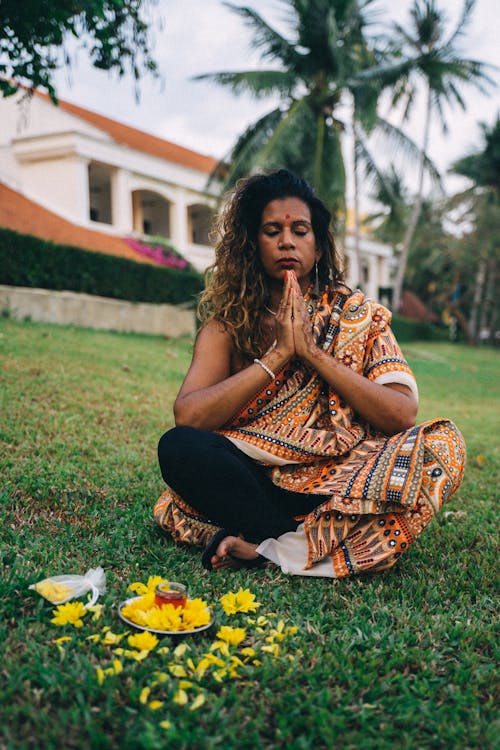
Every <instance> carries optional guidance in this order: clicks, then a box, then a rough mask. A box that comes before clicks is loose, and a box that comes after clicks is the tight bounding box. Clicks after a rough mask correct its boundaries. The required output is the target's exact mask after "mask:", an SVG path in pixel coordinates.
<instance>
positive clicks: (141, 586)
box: [127, 576, 168, 596]
mask: <svg viewBox="0 0 500 750" xmlns="http://www.w3.org/2000/svg"><path fill="white" fill-rule="evenodd" d="M163 581H165V578H163V577H162V576H150V577H149V578H148V582H147V583H141V582H140V581H136V582H135V583H131V584H130V586H129V587H128V589H127V591H134V592H135V593H136V594H139V596H142V595H143V594H148V593H152V594H153V596H154V593H155V589H156V587H157V586H158V584H159V583H162V582H163ZM165 583H168V581H165Z"/></svg>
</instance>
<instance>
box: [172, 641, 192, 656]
mask: <svg viewBox="0 0 500 750" xmlns="http://www.w3.org/2000/svg"><path fill="white" fill-rule="evenodd" d="M189 648H190V646H188V644H187V643H179V645H178V646H176V648H174V656H175V658H176V659H182V657H183V656H184V654H185V653H186V651H188V649H189Z"/></svg>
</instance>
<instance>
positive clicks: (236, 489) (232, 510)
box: [158, 427, 322, 543]
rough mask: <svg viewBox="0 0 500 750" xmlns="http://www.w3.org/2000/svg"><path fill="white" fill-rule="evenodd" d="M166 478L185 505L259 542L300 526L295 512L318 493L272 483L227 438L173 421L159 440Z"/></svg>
mask: <svg viewBox="0 0 500 750" xmlns="http://www.w3.org/2000/svg"><path fill="white" fill-rule="evenodd" d="M158 459H159V462H160V468H161V473H162V476H163V479H164V480H165V482H166V483H167V484H168V485H169V487H171V488H172V489H173V490H175V492H177V493H178V494H179V495H180V496H181V497H182V498H183V500H185V501H186V502H187V503H189V505H191V506H192V507H193V508H195V509H196V510H197V511H199V512H200V513H201V514H203V515H204V516H206V517H207V518H208V519H209V520H210V521H212V522H213V523H216V524H217V525H218V526H221V527H223V528H225V529H227V530H228V532H229V533H231V534H238V533H241V534H243V536H244V538H245V539H246V540H247V541H249V542H254V543H258V542H261V541H262V540H263V539H267V538H269V537H274V538H276V537H278V536H280V534H284V533H285V532H287V531H295V529H296V528H297V526H298V523H297V521H295V520H294V518H293V516H298V515H304V514H306V513H309V512H310V511H311V510H313V509H314V508H315V507H317V506H318V505H319V504H320V503H321V501H322V498H319V497H318V496H317V495H307V494H304V493H300V492H288V491H287V490H283V489H281V488H280V487H276V485H274V484H273V483H272V481H271V480H270V479H269V477H268V471H267V470H266V468H265V467H263V466H260V465H259V464H258V463H256V462H255V461H253V460H252V459H251V458H249V457H248V456H246V455H245V454H244V453H242V451H240V450H239V449H238V448H237V447H236V446H235V445H234V444H233V443H232V442H231V441H230V440H228V439H227V438H225V437H223V436H222V435H217V434H215V433H213V432H206V431H205V430H197V429H195V428H194V427H174V429H172V430H169V431H168V432H166V433H165V434H164V435H163V437H162V438H161V439H160V442H159V444H158Z"/></svg>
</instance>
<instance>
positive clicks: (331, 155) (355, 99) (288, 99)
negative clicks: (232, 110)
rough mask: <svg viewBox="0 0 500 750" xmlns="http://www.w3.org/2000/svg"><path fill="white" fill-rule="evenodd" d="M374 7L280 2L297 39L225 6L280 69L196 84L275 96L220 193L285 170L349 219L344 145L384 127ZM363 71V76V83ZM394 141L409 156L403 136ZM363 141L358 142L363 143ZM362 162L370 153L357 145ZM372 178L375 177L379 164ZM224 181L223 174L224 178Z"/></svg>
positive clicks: (336, 1) (358, 1)
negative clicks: (259, 174)
mask: <svg viewBox="0 0 500 750" xmlns="http://www.w3.org/2000/svg"><path fill="white" fill-rule="evenodd" d="M374 1H375V0H283V3H284V5H286V6H287V15H288V17H289V19H290V26H291V30H292V35H291V36H292V39H291V40H289V39H287V38H286V37H285V36H284V35H282V34H280V33H279V32H278V31H276V30H275V29H273V28H272V27H271V26H270V25H269V24H268V23H266V21H265V20H264V19H263V18H262V17H261V16H260V15H259V14H258V13H257V12H256V11H255V10H253V9H251V8H247V7H238V6H234V5H230V4H228V7H230V8H231V9H232V10H233V11H234V12H236V13H238V14H239V15H240V16H241V17H242V18H243V20H244V21H245V22H246V23H247V24H248V25H249V26H250V27H251V29H252V31H253V33H254V38H253V46H254V47H255V48H256V49H258V50H259V51H260V52H261V55H262V58H263V59H264V60H271V61H273V62H274V63H276V62H277V63H279V66H280V67H279V68H278V69H276V68H275V67H273V68H271V69H268V70H251V71H239V72H221V73H209V74H205V75H201V76H197V78H198V79H199V80H201V79H205V80H207V79H208V80H211V81H215V82H216V83H218V84H222V85H225V86H229V87H230V88H231V89H232V90H233V91H234V92H235V93H237V94H239V93H242V92H247V93H248V92H249V93H250V94H252V95H253V96H255V97H256V98H263V97H266V96H270V95H278V97H279V105H278V106H276V107H275V108H274V109H273V110H272V111H270V112H268V113H266V114H265V115H264V116H263V117H261V118H260V119H259V120H258V121H257V122H255V123H253V124H252V125H251V126H250V127H248V128H247V130H246V131H245V132H244V133H243V134H242V135H241V136H240V138H239V139H238V140H237V142H236V144H235V146H234V147H233V149H232V150H231V152H230V154H228V155H227V157H226V158H225V162H226V163H227V164H229V170H228V173H227V176H226V182H225V184H224V185H223V189H224V188H226V187H228V186H229V185H231V184H233V183H234V182H235V181H236V180H237V179H238V178H239V177H242V176H243V175H245V174H248V172H250V171H251V170H252V169H255V168H259V167H273V166H282V165H286V166H288V167H289V168H291V169H294V170H295V171H297V172H299V173H300V174H302V175H304V176H305V177H306V178H308V179H309V181H310V182H311V183H312V184H313V185H314V186H315V188H316V190H317V191H318V193H319V194H320V195H321V196H322V198H323V199H324V200H325V201H326V202H327V203H328V204H329V206H330V208H331V209H332V210H333V212H334V214H336V215H337V216H338V215H339V214H341V213H342V212H343V211H344V208H345V206H344V203H345V166H344V158H343V154H342V138H343V136H344V134H345V132H346V130H347V129H348V127H349V125H350V124H351V123H352V122H353V121H354V123H355V125H356V128H357V131H358V136H362V135H364V134H366V132H368V131H370V130H371V129H372V128H374V127H375V126H377V125H379V124H380V122H381V121H380V118H378V116H377V101H378V98H379V95H380V92H381V89H382V85H383V82H382V78H381V75H380V74H379V73H378V72H377V74H376V75H374V76H372V77H370V76H368V75H366V71H367V70H368V69H370V68H373V69H376V70H377V71H379V70H380V63H381V62H382V55H381V53H380V52H379V51H378V50H377V49H376V48H375V47H374V46H373V45H371V46H370V45H369V44H368V41H367V38H366V29H367V26H368V24H369V23H370V17H369V12H370V6H371V5H372V4H373V2H374ZM363 71H364V75H363V76H362V75H360V74H361V73H362V72H363ZM384 127H386V129H387V131H388V132H389V131H392V133H393V134H394V135H395V136H396V137H398V138H399V139H400V141H401V142H402V143H404V145H405V147H406V148H411V147H412V144H411V142H410V141H409V140H408V139H406V138H405V136H404V134H403V133H402V132H401V131H399V130H398V129H397V128H396V127H394V126H392V125H390V124H389V123H384ZM358 140H359V137H358ZM357 153H358V157H359V158H360V159H363V160H365V161H366V160H367V159H369V158H371V157H370V155H369V152H368V151H367V150H366V148H364V147H363V145H358V149H357ZM370 170H372V171H374V170H376V167H375V164H374V163H372V164H371V165H370ZM219 174H220V172H219Z"/></svg>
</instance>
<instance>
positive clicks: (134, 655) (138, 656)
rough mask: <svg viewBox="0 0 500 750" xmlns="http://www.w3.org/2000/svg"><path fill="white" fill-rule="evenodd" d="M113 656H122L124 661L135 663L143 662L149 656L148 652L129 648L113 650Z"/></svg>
mask: <svg viewBox="0 0 500 750" xmlns="http://www.w3.org/2000/svg"><path fill="white" fill-rule="evenodd" d="M113 653H114V654H116V655H117V656H124V657H125V658H126V659H134V660H135V661H143V660H144V659H145V658H146V657H147V656H149V653H150V652H149V651H134V650H133V649H130V648H115V650H114V652H113Z"/></svg>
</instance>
